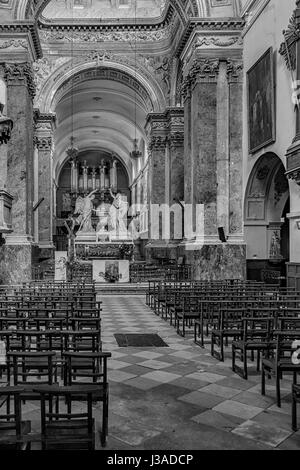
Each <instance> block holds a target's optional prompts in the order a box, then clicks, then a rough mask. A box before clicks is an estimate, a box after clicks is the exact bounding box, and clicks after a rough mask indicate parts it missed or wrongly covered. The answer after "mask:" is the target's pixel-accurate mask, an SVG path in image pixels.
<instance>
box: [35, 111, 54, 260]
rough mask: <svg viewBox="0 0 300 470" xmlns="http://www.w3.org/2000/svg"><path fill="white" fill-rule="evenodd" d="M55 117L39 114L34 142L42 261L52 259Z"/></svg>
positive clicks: (39, 240)
mask: <svg viewBox="0 0 300 470" xmlns="http://www.w3.org/2000/svg"><path fill="white" fill-rule="evenodd" d="M54 128H55V115H53V114H39V116H38V117H37V120H36V128H35V136H36V138H35V142H36V146H37V150H38V179H39V181H38V199H39V200H40V199H42V198H43V199H44V200H43V202H42V203H41V205H40V206H39V208H38V209H37V210H38V234H39V235H38V244H39V251H40V252H39V256H40V258H42V259H45V258H52V257H53V250H54V245H53V197H52V195H53V175H52V166H53V132H54Z"/></svg>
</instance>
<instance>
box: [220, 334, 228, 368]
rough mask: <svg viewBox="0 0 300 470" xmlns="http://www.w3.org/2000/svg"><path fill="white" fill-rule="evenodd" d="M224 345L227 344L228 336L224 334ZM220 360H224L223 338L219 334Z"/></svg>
mask: <svg viewBox="0 0 300 470" xmlns="http://www.w3.org/2000/svg"><path fill="white" fill-rule="evenodd" d="M225 341H226V343H227V344H226V346H228V336H226V339H225ZM220 361H222V362H224V338H223V336H222V335H221V336H220Z"/></svg>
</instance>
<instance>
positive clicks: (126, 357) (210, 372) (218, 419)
mask: <svg viewBox="0 0 300 470" xmlns="http://www.w3.org/2000/svg"><path fill="white" fill-rule="evenodd" d="M97 300H98V301H99V298H98V299H97ZM187 326H188V325H187ZM27 333H28V332H27ZM145 333H147V334H158V335H159V336H160V338H161V339H162V340H163V341H164V342H165V343H166V344H167V345H168V347H166V346H165V347H119V346H118V344H117V341H116V338H115V336H114V335H115V334H145ZM101 339H102V351H110V352H111V353H112V358H109V359H108V382H109V417H108V437H107V445H106V449H107V450H110V449H115V450H140V449H165V450H176V449H236V450H238V449H252V450H260V449H274V448H279V449H299V443H300V440H299V434H300V431H297V432H293V430H292V428H291V383H292V381H291V377H289V376H286V375H285V376H284V380H281V381H280V382H281V385H280V389H281V399H282V403H281V408H278V407H277V405H276V396H275V387H274V380H273V381H271V382H270V383H271V385H270V384H268V383H267V386H266V395H265V396H262V395H261V393H260V381H261V375H260V372H257V371H256V368H255V363H254V366H253V365H251V362H250V366H249V370H248V379H247V380H245V379H243V378H241V377H239V376H238V375H237V374H236V373H234V372H233V371H232V369H231V345H229V347H225V360H224V362H220V361H218V360H217V359H216V358H214V357H212V356H211V354H210V339H209V338H206V337H205V347H204V348H201V347H199V346H198V345H196V344H195V343H194V341H193V328H187V330H186V333H185V337H182V336H180V335H178V334H177V332H176V330H175V329H174V327H173V326H171V325H170V324H169V322H166V321H164V320H163V319H162V318H161V316H160V315H155V313H154V311H153V310H152V309H151V308H150V307H149V306H147V305H146V303H145V298H144V296H137V295H135V296H128V295H127V296H118V295H111V296H105V295H103V296H101ZM1 381H2V382H3V385H4V383H5V374H4V375H3V376H2V378H1ZM83 409H84V406H83V404H82V403H79V402H76V400H75V402H74V403H73V404H72V412H74V413H79V412H80V413H81V412H82V411H83ZM1 411H2V410H0V412H1ZM93 417H94V419H95V420H96V433H95V448H96V449H101V448H102V447H101V443H100V431H101V421H102V404H98V403H93ZM22 419H23V420H25V421H31V434H33V435H35V434H36V435H38V434H39V433H40V409H39V404H38V403H36V402H32V401H26V404H25V405H24V404H22ZM270 429H272V433H271V432H270ZM31 448H32V449H39V448H40V442H36V441H35V440H34V439H33V442H32V446H31Z"/></svg>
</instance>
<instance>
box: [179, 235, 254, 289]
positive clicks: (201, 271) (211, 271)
mask: <svg viewBox="0 0 300 470" xmlns="http://www.w3.org/2000/svg"><path fill="white" fill-rule="evenodd" d="M179 256H184V259H185V264H188V265H191V266H192V268H193V276H194V279H195V280H202V279H203V280H206V279H207V280H222V279H246V245H245V244H236V245H234V244H229V243H217V244H207V243H206V242H205V243H204V244H202V246H200V245H199V243H197V242H195V244H194V249H193V244H192V243H191V242H186V243H185V244H182V245H181V246H180V249H179Z"/></svg>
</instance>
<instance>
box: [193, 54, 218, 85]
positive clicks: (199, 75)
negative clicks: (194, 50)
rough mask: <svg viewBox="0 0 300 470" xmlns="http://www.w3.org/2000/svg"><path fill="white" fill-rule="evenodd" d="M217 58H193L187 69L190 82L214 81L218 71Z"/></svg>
mask: <svg viewBox="0 0 300 470" xmlns="http://www.w3.org/2000/svg"><path fill="white" fill-rule="evenodd" d="M219 64H220V61H219V59H215V58H213V59H202V58H198V59H195V60H194V62H193V64H192V67H191V69H190V71H189V77H190V80H191V84H192V85H193V84H194V83H195V82H198V81H200V82H211V81H212V82H214V81H216V80H217V77H218V73H219Z"/></svg>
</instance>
